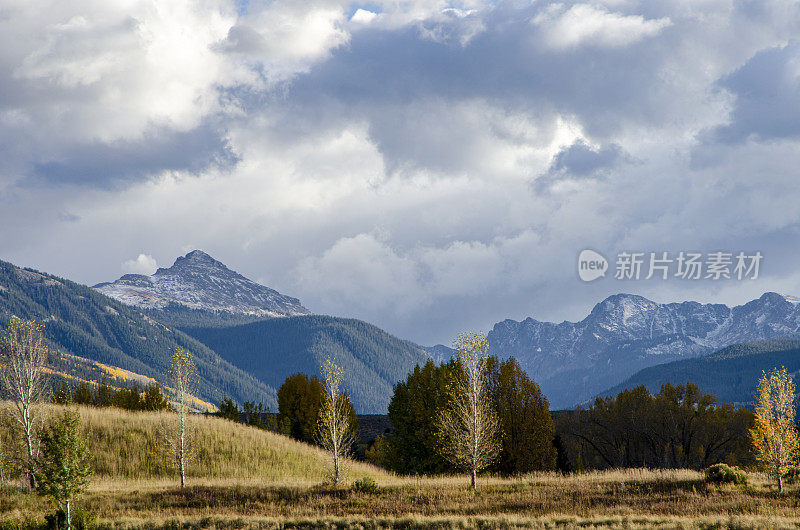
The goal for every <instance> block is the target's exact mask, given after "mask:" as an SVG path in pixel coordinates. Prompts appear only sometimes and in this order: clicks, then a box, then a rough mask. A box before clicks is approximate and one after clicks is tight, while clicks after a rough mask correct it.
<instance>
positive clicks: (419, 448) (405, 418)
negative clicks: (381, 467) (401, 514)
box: [382, 361, 458, 475]
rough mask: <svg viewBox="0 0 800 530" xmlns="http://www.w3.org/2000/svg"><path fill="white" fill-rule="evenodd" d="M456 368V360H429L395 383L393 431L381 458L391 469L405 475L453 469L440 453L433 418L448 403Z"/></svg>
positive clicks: (386, 441)
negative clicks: (442, 362) (447, 361)
mask: <svg viewBox="0 0 800 530" xmlns="http://www.w3.org/2000/svg"><path fill="white" fill-rule="evenodd" d="M457 371H458V367H457V364H456V363H455V361H451V362H450V363H448V364H445V365H442V366H437V365H436V364H434V363H433V361H428V362H427V363H425V365H424V366H421V367H420V366H419V365H418V366H417V367H415V368H414V370H412V371H411V373H409V374H408V377H407V378H406V380H405V381H401V382H400V383H397V385H395V387H394V394H393V395H392V399H391V401H390V402H389V420H391V422H392V432H391V433H390V434H388V435H387V436H386V437H385V438H386V440H385V445H384V446H383V447H382V449H383V451H382V460H383V462H384V463H385V464H386V466H387V467H388V468H389V469H391V470H392V471H395V472H397V473H401V474H405V475H412V474H439V473H444V472H447V471H451V470H453V468H452V466H451V465H450V464H449V463H448V462H446V461H444V460H442V458H441V457H440V455H439V453H438V450H437V443H438V439H437V427H436V424H435V422H434V421H433V419H434V418H435V417H436V414H438V411H440V410H441V409H442V408H443V407H444V406H445V403H446V402H447V399H448V394H447V388H448V387H449V386H451V385H452V384H453V382H454V380H455V377H456V374H457Z"/></svg>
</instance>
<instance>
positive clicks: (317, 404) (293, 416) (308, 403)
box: [278, 374, 325, 443]
mask: <svg viewBox="0 0 800 530" xmlns="http://www.w3.org/2000/svg"><path fill="white" fill-rule="evenodd" d="M324 400H325V386H324V385H323V383H322V380H321V379H319V378H318V377H308V376H307V375H306V374H294V375H290V376H289V377H287V378H286V380H285V381H284V383H283V384H282V385H281V387H280V388H279V389H278V425H280V426H281V429H282V430H283V431H285V432H284V434H287V435H289V436H291V437H292V438H294V439H295V440H301V441H303V442H308V443H315V442H316V441H317V440H316V428H317V421H318V419H319V411H320V409H321V408H322V403H323V401H324Z"/></svg>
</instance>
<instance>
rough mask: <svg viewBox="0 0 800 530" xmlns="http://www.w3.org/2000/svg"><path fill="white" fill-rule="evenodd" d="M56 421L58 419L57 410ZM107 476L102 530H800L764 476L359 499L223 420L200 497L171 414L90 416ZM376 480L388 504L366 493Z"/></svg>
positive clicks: (215, 429)
mask: <svg viewBox="0 0 800 530" xmlns="http://www.w3.org/2000/svg"><path fill="white" fill-rule="evenodd" d="M50 410H52V408H51V409H50ZM80 413H81V416H82V419H83V425H84V429H85V431H86V436H87V441H88V443H89V447H90V450H91V453H92V455H93V460H94V462H93V465H94V470H95V475H94V477H93V480H92V484H91V486H90V487H89V490H88V491H87V492H86V493H85V494H84V495H83V496H82V497H81V498H80V499H79V500H78V501H77V502H76V506H77V507H80V508H83V509H85V510H87V511H88V512H89V513H91V514H92V517H93V518H94V524H96V525H97V526H99V527H108V528H111V527H115V528H148V529H150V528H243V527H308V528H310V527H327V528H342V527H358V528H374V527H389V526H399V527H408V528H411V527H423V526H424V527H428V526H437V527H441V528H472V527H481V528H493V527H512V526H522V527H530V528H554V527H564V528H599V527H602V528H761V527H770V528H798V527H800V488H798V487H797V486H789V487H788V488H786V489H785V491H784V492H783V493H782V494H778V493H777V491H776V489H775V487H774V486H773V485H772V483H771V482H769V481H768V480H767V478H766V477H765V476H763V475H760V474H757V473H751V474H750V482H749V484H748V485H746V486H724V487H719V488H718V487H715V486H708V485H706V484H705V483H704V482H703V478H702V475H701V474H700V473H697V472H693V471H681V470H678V471H650V470H636V469H634V470H620V471H607V472H590V473H584V474H580V475H570V476H560V475H558V474H556V473H541V474H533V475H527V476H524V477H516V478H509V479H506V478H500V477H482V478H481V479H480V481H479V490H478V491H477V492H471V491H470V490H469V489H468V487H467V486H468V480H467V478H466V477H460V476H459V477H439V478H416V477H399V476H396V475H393V474H390V473H387V472H385V471H383V470H381V469H379V468H376V467H373V466H371V465H368V464H363V463H353V464H351V466H350V468H349V469H348V483H349V485H348V486H344V487H338V488H334V487H332V486H329V485H325V484H324V482H325V480H326V478H327V476H328V460H327V455H326V454H325V453H324V452H323V451H321V450H319V449H317V448H315V447H312V446H309V445H306V444H303V443H300V442H296V441H294V440H291V439H289V438H286V437H283V436H280V435H277V434H274V433H271V432H266V431H262V430H258V429H255V428H253V427H247V426H244V425H238V424H235V423H232V422H229V421H226V420H222V419H218V418H207V417H198V418H195V419H194V421H195V422H196V426H197V429H196V430H197V437H196V440H195V447H196V457H195V460H194V463H193V465H192V466H191V467H190V470H189V477H188V482H187V483H188V486H187V488H185V489H183V490H181V489H180V488H179V487H178V482H177V477H176V475H175V472H174V471H173V470H171V469H170V467H169V466H168V465H167V464H166V463H165V462H164V460H163V458H162V457H161V456H160V455H159V443H158V440H159V433H160V430H161V428H162V423H163V421H164V417H165V416H164V414H159V413H146V412H126V411H121V410H117V409H96V408H81V409H80ZM363 477H370V478H372V479H373V480H374V481H375V482H376V483H377V489H376V490H374V491H358V490H357V489H355V488H353V487H352V483H353V481H354V480H356V479H359V478H363ZM54 509H55V507H54V505H53V504H52V503H51V501H49V500H47V499H44V498H41V497H38V496H36V495H33V494H28V493H25V492H24V491H23V490H22V489H21V487H20V486H19V485H17V484H12V485H7V487H6V488H5V489H4V490H3V492H2V494H0V528H30V527H34V526H37V525H41V524H43V523H44V516H45V514H47V513H51V512H52V511H53V510H54Z"/></svg>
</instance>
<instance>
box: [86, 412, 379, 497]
mask: <svg viewBox="0 0 800 530" xmlns="http://www.w3.org/2000/svg"><path fill="white" fill-rule="evenodd" d="M79 412H80V415H81V419H82V422H83V428H84V432H85V435H86V439H87V443H88V446H89V450H90V452H91V454H92V459H93V461H92V466H93V469H94V473H95V476H96V478H97V479H99V482H100V483H103V482H112V483H113V482H114V481H116V480H119V479H123V480H127V481H130V480H134V481H147V480H150V479H167V478H170V477H173V476H175V471H174V469H172V467H171V466H170V464H169V462H168V461H167V459H166V458H165V457H164V454H163V451H162V446H163V443H162V440H163V435H162V433H163V426H164V425H165V424H166V423H168V422H170V421H174V420H175V415H174V414H173V413H168V412H130V411H123V410H119V409H113V408H93V407H80V408H79ZM190 421H191V425H192V430H193V432H194V441H193V447H194V457H193V459H192V461H191V463H190V465H189V469H188V477H189V479H236V480H243V479H244V480H247V479H255V480H257V481H261V482H277V481H281V482H285V481H290V482H293V483H298V484H305V483H320V482H322V481H323V480H324V479H325V478H326V477H327V475H328V473H329V469H330V465H329V462H328V455H327V453H325V452H324V451H322V450H321V449H319V448H317V447H313V446H311V445H308V444H304V443H301V442H297V441H295V440H292V439H290V438H287V437H285V436H282V435H279V434H275V433H272V432H269V431H264V430H260V429H256V428H255V427H249V426H246V425H240V424H238V423H234V422H231V421H228V420H223V419H220V418H216V417H209V416H200V415H198V416H192V417H191V420H190ZM350 472H351V475H352V476H353V477H354V478H358V477H362V476H371V477H373V478H378V477H382V476H385V475H386V474H385V473H383V472H382V471H381V470H379V469H378V468H376V467H374V466H370V465H368V464H363V463H352V464H351V467H350Z"/></svg>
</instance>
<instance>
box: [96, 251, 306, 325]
mask: <svg viewBox="0 0 800 530" xmlns="http://www.w3.org/2000/svg"><path fill="white" fill-rule="evenodd" d="M94 288H95V289H97V290H98V291H100V292H102V293H103V294H105V295H107V296H110V297H111V298H116V299H117V300H119V301H120V302H123V303H125V304H128V305H133V306H136V307H141V308H144V309H163V308H165V307H167V306H168V305H170V304H175V305H178V306H183V307H187V308H189V309H202V310H209V311H227V312H230V313H236V314H246V315H257V316H270V317H286V316H295V315H308V314H311V312H310V311H309V310H308V309H306V308H305V307H303V306H302V304H301V303H300V301H299V300H298V299H296V298H292V297H290V296H286V295H283V294H281V293H279V292H278V291H275V290H274V289H270V288H269V287H265V286H263V285H260V284H258V283H256V282H254V281H252V280H250V279H248V278H245V277H244V276H242V275H241V274H239V273H238V272H236V271H233V270H231V269H229V268H228V267H227V266H225V264H224V263H222V262H220V261H217V260H216V259H214V258H212V257H211V256H210V255H208V254H206V253H205V252H203V251H202V250H193V251H191V252H189V253H188V254H186V255H185V256H180V257H178V258H177V259H176V260H175V263H174V264H173V265H172V267H169V268H159V269H158V270H157V271H156V272H155V273H154V274H153V275H152V276H146V275H143V274H126V275H124V276H122V277H121V278H119V279H118V280H116V281H114V282H110V283H101V284H98V285H95V286H94Z"/></svg>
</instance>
